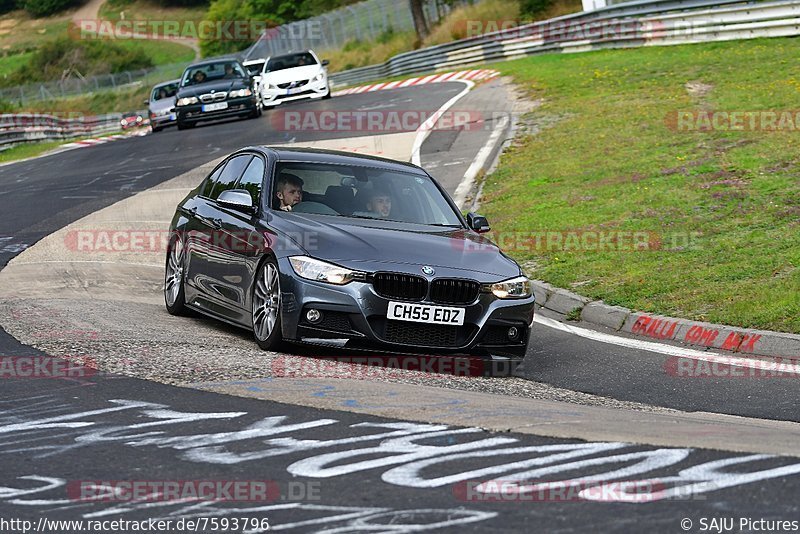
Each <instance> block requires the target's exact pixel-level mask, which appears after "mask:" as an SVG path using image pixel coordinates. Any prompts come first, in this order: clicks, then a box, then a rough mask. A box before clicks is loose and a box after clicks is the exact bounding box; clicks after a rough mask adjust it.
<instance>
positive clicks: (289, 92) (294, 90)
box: [286, 87, 305, 95]
mask: <svg viewBox="0 0 800 534" xmlns="http://www.w3.org/2000/svg"><path fill="white" fill-rule="evenodd" d="M304 89H305V87H293V88H291V89H287V90H286V94H287V95H296V94H297V93H301V92H303V90H304Z"/></svg>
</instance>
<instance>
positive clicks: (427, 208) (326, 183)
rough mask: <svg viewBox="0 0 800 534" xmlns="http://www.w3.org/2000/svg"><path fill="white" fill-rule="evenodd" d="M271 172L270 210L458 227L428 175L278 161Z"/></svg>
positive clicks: (454, 215)
mask: <svg viewBox="0 0 800 534" xmlns="http://www.w3.org/2000/svg"><path fill="white" fill-rule="evenodd" d="M275 176H276V179H275V180H274V184H273V191H272V199H273V204H272V207H273V208H274V209H283V210H285V211H293V212H298V213H317V214H321V215H335V216H339V217H347V218H357V219H380V220H387V221H399V222H407V223H415V224H428V225H438V226H452V227H461V226H462V224H461V220H460V219H459V217H458V214H457V213H456V212H455V211H454V210H453V208H452V207H451V206H450V204H449V203H448V202H447V200H446V199H445V197H444V196H443V195H442V193H441V191H440V190H439V188H438V187H436V184H435V183H434V182H433V180H431V178H430V177H428V176H424V175H419V174H410V173H404V172H395V171H387V170H384V169H376V168H369V167H350V166H346V165H327V164H318V163H289V162H286V163H279V164H278V165H277V168H276V171H275ZM289 206H291V209H289Z"/></svg>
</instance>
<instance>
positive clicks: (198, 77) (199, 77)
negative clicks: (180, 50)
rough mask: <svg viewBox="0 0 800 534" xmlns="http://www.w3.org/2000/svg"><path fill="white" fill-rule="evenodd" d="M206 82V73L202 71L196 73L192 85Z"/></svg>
mask: <svg viewBox="0 0 800 534" xmlns="http://www.w3.org/2000/svg"><path fill="white" fill-rule="evenodd" d="M204 81H206V73H205V72H203V71H202V70H198V71H195V73H194V76H192V83H203V82H204Z"/></svg>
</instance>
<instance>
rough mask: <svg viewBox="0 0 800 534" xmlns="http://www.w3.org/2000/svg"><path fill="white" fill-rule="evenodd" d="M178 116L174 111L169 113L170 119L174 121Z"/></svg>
mask: <svg viewBox="0 0 800 534" xmlns="http://www.w3.org/2000/svg"><path fill="white" fill-rule="evenodd" d="M176 118H177V116H176V115H175V114H174V113H170V114H169V120H171V121H174V120H175V119H176Z"/></svg>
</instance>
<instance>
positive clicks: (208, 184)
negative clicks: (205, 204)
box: [200, 162, 225, 197]
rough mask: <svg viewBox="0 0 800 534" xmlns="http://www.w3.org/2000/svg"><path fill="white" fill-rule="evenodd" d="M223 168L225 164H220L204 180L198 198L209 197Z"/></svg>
mask: <svg viewBox="0 0 800 534" xmlns="http://www.w3.org/2000/svg"><path fill="white" fill-rule="evenodd" d="M224 168H225V162H222V163H220V165H219V167H217V168H216V169H214V171H213V172H212V173H211V174H210V175H209V176H208V178H206V181H205V182H204V183H203V189H202V190H201V191H200V196H203V197H209V196H211V190H212V189H213V188H214V182H216V181H217V178H219V175H220V173H221V172H222V169H224Z"/></svg>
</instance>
